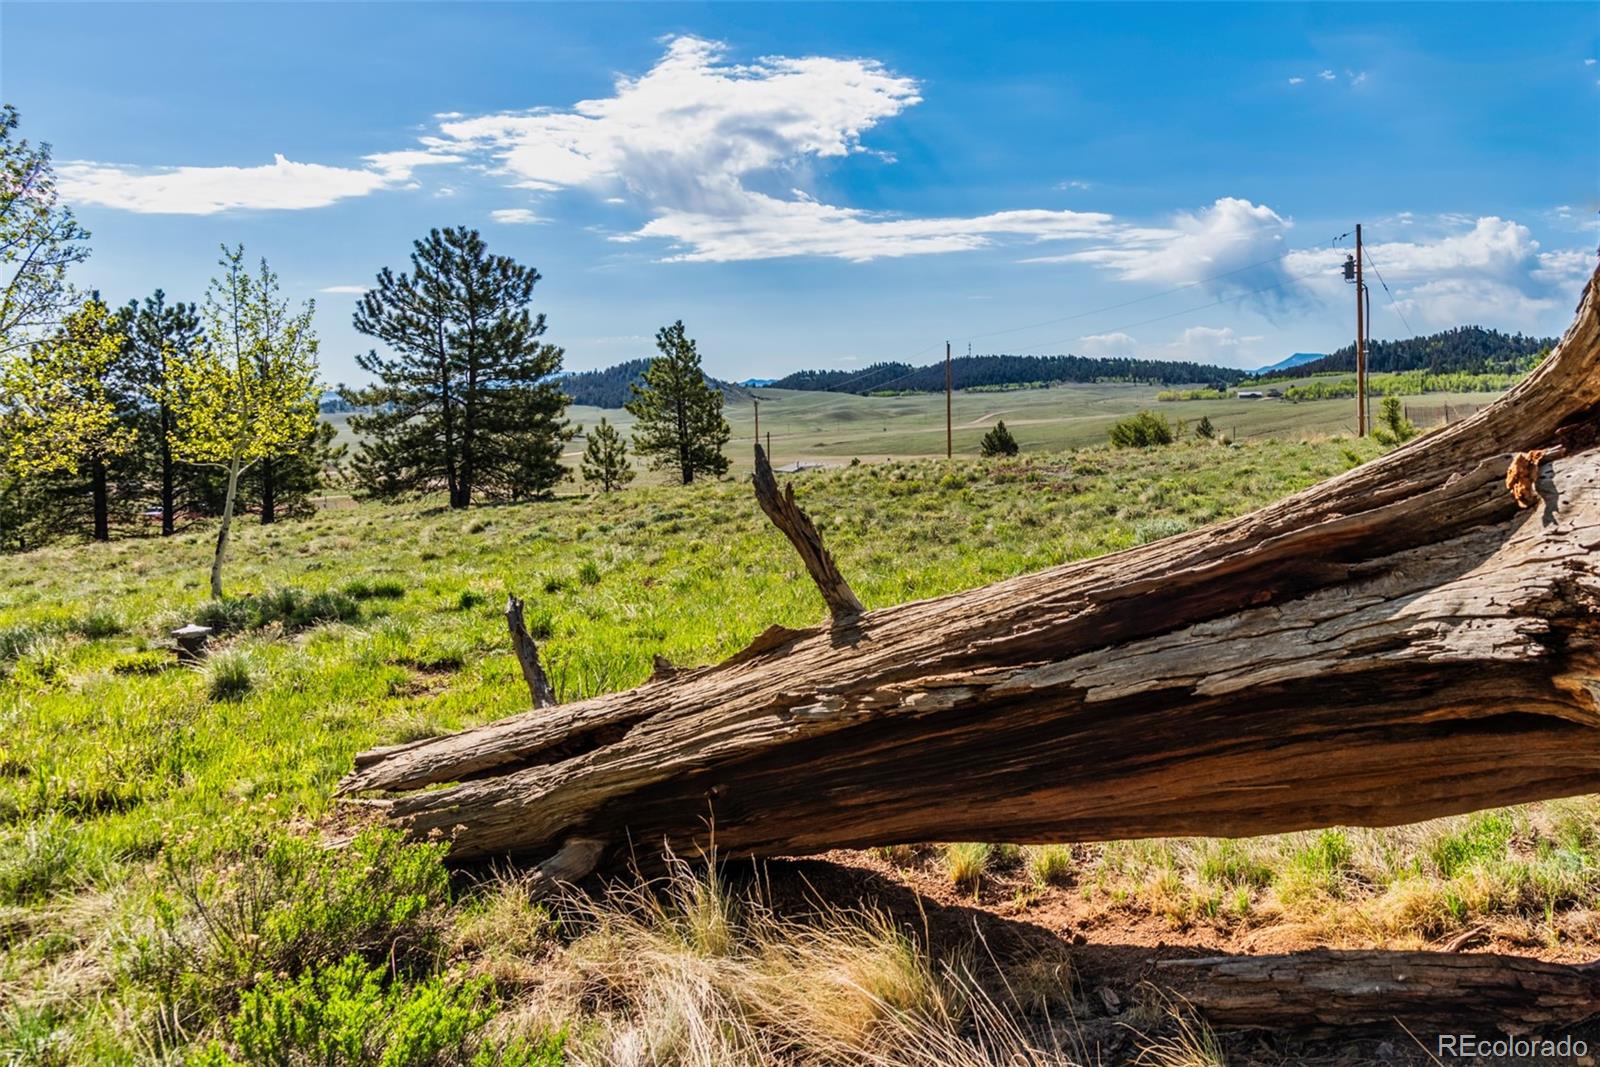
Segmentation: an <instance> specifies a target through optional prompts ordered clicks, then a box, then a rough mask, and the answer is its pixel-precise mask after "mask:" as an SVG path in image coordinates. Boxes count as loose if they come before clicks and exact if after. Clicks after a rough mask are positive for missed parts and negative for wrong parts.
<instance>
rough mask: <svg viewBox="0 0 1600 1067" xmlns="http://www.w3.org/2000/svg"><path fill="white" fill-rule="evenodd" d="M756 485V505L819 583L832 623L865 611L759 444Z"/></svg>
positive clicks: (820, 537) (792, 488)
mask: <svg viewBox="0 0 1600 1067" xmlns="http://www.w3.org/2000/svg"><path fill="white" fill-rule="evenodd" d="M755 485H756V501H757V502H758V503H759V504H760V505H761V510H762V511H764V512H766V515H767V518H769V519H771V520H772V524H773V525H774V526H776V527H777V528H778V529H779V530H782V531H783V535H784V536H785V537H787V538H788V539H789V543H790V544H792V545H794V547H795V551H797V552H799V553H800V558H801V559H802V560H804V561H805V565H806V570H807V571H809V572H810V573H811V580H812V581H814V582H816V583H817V590H818V591H819V592H821V593H822V599H823V600H825V601H827V602H828V611H829V612H831V613H832V614H833V621H834V622H835V623H836V624H838V623H844V622H848V621H849V620H851V619H854V618H855V617H856V616H857V615H860V614H861V613H862V612H863V611H865V610H866V609H865V608H863V607H862V606H861V601H860V600H857V599H856V595H855V593H854V592H852V591H851V589H850V583H849V582H847V581H845V580H844V575H843V574H840V573H839V568H838V565H836V564H835V563H834V562H833V556H832V555H831V554H830V553H829V552H828V550H827V549H826V548H825V547H823V544H822V535H821V534H820V533H818V532H817V527H816V525H815V524H814V523H813V522H812V521H811V517H810V516H809V515H807V514H806V513H805V512H804V511H801V510H800V506H799V505H798V504H796V503H795V502H794V486H793V485H785V486H784V487H783V492H782V493H779V492H778V482H777V479H776V478H774V477H773V476H772V464H771V463H769V462H768V461H767V454H766V452H765V451H763V450H762V448H761V446H760V445H759V444H757V445H756V474H755Z"/></svg>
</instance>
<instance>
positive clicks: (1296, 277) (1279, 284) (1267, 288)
mask: <svg viewBox="0 0 1600 1067" xmlns="http://www.w3.org/2000/svg"><path fill="white" fill-rule="evenodd" d="M1325 269H1326V268H1323V267H1318V268H1317V269H1316V270H1311V271H1306V272H1305V273H1304V274H1291V275H1290V276H1289V277H1287V278H1283V279H1281V280H1279V281H1276V282H1273V283H1272V284H1271V285H1263V286H1262V287H1261V288H1259V289H1251V290H1249V291H1247V292H1243V293H1234V294H1231V295H1229V296H1224V297H1219V298H1218V299H1216V300H1213V301H1211V303H1209V304H1196V305H1195V306H1194V307H1190V308H1184V309H1183V310H1182V311H1174V312H1171V313H1170V314H1167V315H1156V316H1154V317H1152V318H1148V319H1140V320H1139V321H1138V322H1129V323H1125V324H1124V325H1121V326H1112V327H1110V328H1109V329H1108V330H1107V332H1108V333H1114V332H1116V331H1117V330H1131V329H1133V328H1134V327H1135V326H1147V325H1149V324H1150V323H1152V322H1165V321H1166V320H1168V319H1175V318H1179V317H1180V316H1183V315H1189V314H1192V313H1194V312H1196V311H1205V310H1206V309H1207V308H1214V307H1217V306H1219V305H1221V304H1227V303H1231V302H1233V301H1234V300H1236V299H1238V298H1239V297H1242V296H1255V295H1257V294H1259V293H1266V292H1271V291H1272V290H1273V289H1282V288H1283V287H1284V286H1285V285H1288V284H1289V283H1290V282H1297V281H1300V280H1302V279H1304V278H1311V277H1314V276H1316V275H1318V274H1321V273H1322V272H1323V271H1324V270H1325ZM1070 340H1072V338H1070V337H1066V338H1062V339H1061V340H1058V341H1041V342H1040V343H1039V344H1036V345H1028V346H1027V347H1026V348H1022V349H1019V351H1022V352H1026V351H1028V349H1030V348H1049V347H1050V346H1052V345H1064V344H1066V343H1067V342H1068V341H1070Z"/></svg>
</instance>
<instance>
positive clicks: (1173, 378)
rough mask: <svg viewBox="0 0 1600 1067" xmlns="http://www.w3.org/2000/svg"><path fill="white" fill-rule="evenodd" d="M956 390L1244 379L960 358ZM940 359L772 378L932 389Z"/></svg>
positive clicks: (1091, 361)
mask: <svg viewBox="0 0 1600 1067" xmlns="http://www.w3.org/2000/svg"><path fill="white" fill-rule="evenodd" d="M950 370H951V379H952V383H953V384H954V386H955V388H957V389H975V388H982V387H1005V386H1027V385H1044V384H1051V383H1055V382H1141V383H1145V384H1158V385H1190V384H1195V383H1200V382H1205V383H1218V384H1228V385H1232V384H1233V383H1235V382H1238V381H1239V380H1241V379H1242V378H1244V377H1245V372H1244V371H1242V370H1239V369H1238V368H1237V367H1218V366H1214V365H1212V364H1209V363H1190V362H1186V361H1184V362H1180V361H1176V360H1162V359H1134V358H1131V357H1116V356H1113V357H1109V358H1103V359H1102V358H1092V357H1089V356H1073V355H1064V356H1010V355H995V356H961V357H959V358H957V359H954V360H952V361H951V365H950ZM944 373H945V370H944V362H943V361H942V360H941V361H939V362H937V363H929V364H927V365H926V366H922V367H917V366H913V365H911V364H909V363H898V362H891V363H874V364H872V365H871V366H869V367H867V368H865V369H863V370H859V371H855V370H802V371H796V372H794V373H793V374H790V375H786V376H785V377H782V378H779V379H778V380H777V381H775V382H773V383H772V385H773V388H775V389H803V390H810V391H813V392H830V393H856V394H867V393H875V392H882V391H892V392H907V393H934V392H939V391H940V390H942V389H943V388H944Z"/></svg>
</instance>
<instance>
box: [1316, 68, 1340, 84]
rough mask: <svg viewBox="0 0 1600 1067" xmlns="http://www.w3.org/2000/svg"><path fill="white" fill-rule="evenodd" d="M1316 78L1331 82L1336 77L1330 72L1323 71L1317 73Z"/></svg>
mask: <svg viewBox="0 0 1600 1067" xmlns="http://www.w3.org/2000/svg"><path fill="white" fill-rule="evenodd" d="M1317 77H1319V78H1321V79H1322V80H1323V81H1325V82H1331V81H1333V79H1334V78H1335V77H1337V75H1335V74H1334V73H1333V71H1331V70H1324V71H1319V72H1318V73H1317Z"/></svg>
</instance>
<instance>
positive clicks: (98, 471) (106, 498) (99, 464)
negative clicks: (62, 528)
mask: <svg viewBox="0 0 1600 1067" xmlns="http://www.w3.org/2000/svg"><path fill="white" fill-rule="evenodd" d="M89 491H90V494H91V495H92V496H93V497H94V539H95V540H96V541H109V540H111V494H110V489H109V488H108V487H107V485H106V461H105V457H104V456H101V455H96V456H95V457H94V458H93V459H91V460H90V461H89Z"/></svg>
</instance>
